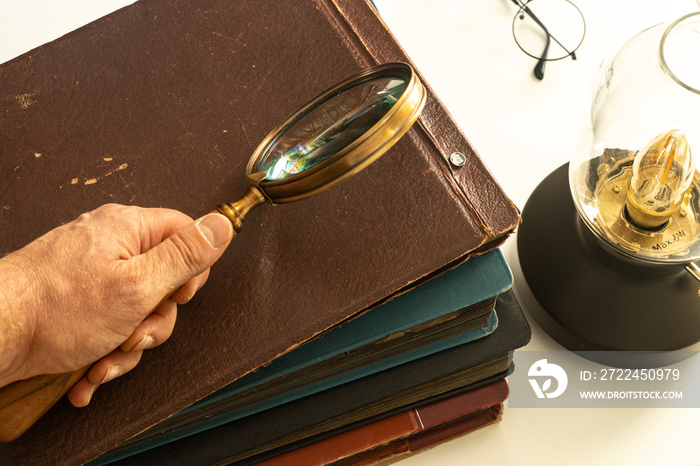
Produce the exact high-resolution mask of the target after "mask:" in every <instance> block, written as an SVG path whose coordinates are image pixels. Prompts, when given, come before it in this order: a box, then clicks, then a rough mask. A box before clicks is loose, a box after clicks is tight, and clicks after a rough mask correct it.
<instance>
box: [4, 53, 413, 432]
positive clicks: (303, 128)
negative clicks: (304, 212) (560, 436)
mask: <svg viewBox="0 0 700 466" xmlns="http://www.w3.org/2000/svg"><path fill="white" fill-rule="evenodd" d="M425 99H426V91H425V88H424V87H423V85H422V84H421V82H420V81H419V79H418V77H417V75H416V73H415V72H414V71H413V69H412V68H411V67H410V66H409V65H406V64H403V63H389V64H385V65H379V66H377V67H374V68H371V69H369V70H366V71H363V72H361V73H359V74H357V75H355V76H353V77H351V78H349V79H346V80H345V81H343V82H341V83H339V84H337V85H336V86H334V87H332V88H330V89H329V90H327V91H326V92H324V93H322V94H321V95H319V96H318V97H316V98H315V99H313V100H312V101H311V102H309V103H308V104H306V105H304V106H303V107H302V108H301V109H299V110H298V111H297V112H295V113H294V114H292V115H291V116H289V117H288V118H287V119H286V120H285V121H284V122H282V123H281V124H280V125H279V126H278V127H277V128H275V129H274V130H272V132H271V133H270V134H269V135H268V136H267V137H266V138H265V139H264V140H263V141H262V143H261V144H260V145H259V146H258V147H257V149H256V150H255V152H254V153H253V155H252V157H251V158H250V161H249V162H248V166H247V168H246V179H247V180H248V182H249V183H250V187H249V188H248V191H247V192H246V193H245V195H244V196H243V197H242V198H240V199H238V200H237V201H235V202H230V203H223V204H220V205H219V206H218V209H217V210H218V211H219V212H221V213H222V214H224V215H225V216H226V217H228V218H229V220H231V223H233V228H234V229H235V230H236V232H238V231H240V230H241V228H242V225H243V219H244V217H245V215H246V214H247V213H248V212H249V211H250V210H251V209H252V208H253V207H255V206H258V205H260V204H263V203H265V202H268V203H271V204H283V203H288V202H294V201H298V200H301V199H305V198H307V197H310V196H313V195H315V194H317V193H320V192H322V191H324V190H326V189H328V188H330V187H332V186H335V185H337V184H338V183H340V182H341V181H343V180H345V179H347V178H349V177H351V176H352V175H354V174H356V173H357V172H359V171H360V170H362V169H363V168H365V167H366V166H368V165H369V164H371V163H372V162H374V161H375V160H376V159H377V158H379V157H380V156H381V155H382V154H384V153H385V152H386V151H387V150H388V149H389V148H390V147H391V146H393V145H394V143H396V141H398V140H399V138H401V136H403V135H404V134H405V133H406V131H408V129H409V128H410V127H411V125H413V123H414V122H415V121H416V119H417V118H418V115H419V114H420V112H421V110H422V109H423V106H424V104H425ZM165 299H167V298H165ZM89 367H90V366H88V367H85V368H83V369H80V370H78V371H75V372H72V373H66V374H53V375H40V376H36V377H32V378H30V379H27V380H21V381H19V382H15V383H13V384H10V385H8V386H7V387H4V388H2V389H0V441H11V440H14V439H15V438H16V437H18V436H19V435H21V434H22V433H23V432H24V431H26V430H27V429H28V428H29V427H30V426H31V425H32V424H34V422H36V420H37V419H39V418H40V417H41V416H42V415H43V414H44V413H45V412H46V411H47V410H48V409H49V408H50V407H51V406H52V405H53V404H55V403H56V401H58V400H59V399H60V398H61V397H62V396H63V395H64V394H65V393H66V392H67V391H68V390H69V389H70V387H72V386H73V385H74V384H75V383H76V382H77V381H78V380H79V379H80V378H81V377H82V376H83V374H84V373H85V372H87V370H88V369H89Z"/></svg>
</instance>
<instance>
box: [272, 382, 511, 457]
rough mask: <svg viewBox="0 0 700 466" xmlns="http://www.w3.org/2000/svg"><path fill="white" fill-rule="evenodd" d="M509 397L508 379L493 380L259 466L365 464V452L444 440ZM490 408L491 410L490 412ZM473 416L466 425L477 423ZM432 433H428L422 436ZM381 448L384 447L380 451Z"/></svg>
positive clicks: (382, 453)
mask: <svg viewBox="0 0 700 466" xmlns="http://www.w3.org/2000/svg"><path fill="white" fill-rule="evenodd" d="M507 397H508V384H507V382H506V381H505V379H501V380H498V381H496V382H492V383H490V384H488V385H485V386H483V387H478V388H475V389H473V390H469V391H467V392H464V393H460V394H458V395H454V396H451V397H449V398H445V399H443V400H439V401H436V402H434V403H429V404H426V405H424V406H419V407H417V408H414V409H411V410H408V411H405V412H403V413H400V414H396V415H394V416H391V417H389V418H386V419H382V420H379V421H376V422H373V423H370V424H367V425H364V426H361V427H358V428H356V429H353V430H351V431H348V432H345V433H342V434H338V435H336V436H334V437H331V438H328V439H325V440H321V441H319V442H316V443H314V444H311V445H308V446H306V447H302V448H299V449H297V450H293V451H290V452H289V453H285V454H283V455H280V456H277V457H275V458H271V459H269V460H267V461H263V462H261V463H259V464H260V466H298V465H307V466H324V465H330V464H335V463H336V462H340V461H343V460H346V461H343V462H342V464H364V461H365V460H366V458H365V455H367V456H370V457H373V458H376V457H384V456H388V455H386V453H387V452H392V453H394V452H395V447H396V446H397V445H399V444H400V445H401V447H400V450H402V451H404V450H405V449H406V447H408V446H411V444H415V445H414V446H421V447H425V446H427V445H426V443H427V438H431V439H433V438H434V439H440V440H438V441H442V440H444V439H443V438H442V437H443V436H442V435H439V434H438V432H439V431H443V430H445V431H447V430H449V431H450V433H452V432H454V427H453V426H450V425H451V424H453V423H454V422H455V421H458V422H459V421H462V422H464V421H465V420H466V418H467V417H471V416H475V417H477V418H479V419H481V418H485V419H486V418H493V419H495V417H494V414H495V408H496V407H497V406H499V405H500V403H502V402H503V401H505V399H506V398H507ZM487 412H488V414H487ZM474 421H475V420H474V419H472V420H470V422H469V423H466V425H469V426H471V425H472V424H474ZM421 432H425V433H431V435H430V436H429V437H425V438H424V437H423V436H419V435H418V434H419V433H421ZM380 450H381V451H380Z"/></svg>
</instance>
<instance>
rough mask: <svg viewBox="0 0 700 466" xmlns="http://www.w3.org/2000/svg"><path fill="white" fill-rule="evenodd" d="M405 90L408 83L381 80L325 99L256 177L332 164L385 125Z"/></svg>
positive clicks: (270, 151)
mask: <svg viewBox="0 0 700 466" xmlns="http://www.w3.org/2000/svg"><path fill="white" fill-rule="evenodd" d="M406 86H407V82H406V81H405V80H404V79H403V78H400V77H379V78H374V79H370V80H368V81H365V82H362V83H360V84H357V85H355V86H352V87H350V88H348V89H345V90H343V91H341V92H339V93H337V94H335V95H333V96H330V97H329V98H327V99H325V100H322V101H321V102H319V103H318V105H316V106H315V107H314V108H312V109H310V111H308V112H306V113H305V114H303V115H300V117H299V119H298V120H296V121H293V122H292V123H291V124H290V125H288V127H287V128H286V129H285V130H284V131H282V132H281V133H280V135H279V136H278V138H277V139H276V140H275V141H273V142H272V144H270V145H269V146H268V147H267V149H266V151H265V153H263V154H262V155H261V156H260V157H259V158H258V160H257V163H256V166H255V167H254V169H253V172H254V173H255V172H262V173H265V174H266V175H267V176H266V178H265V179H266V181H279V180H284V179H286V178H288V177H290V176H293V175H296V174H298V173H301V172H303V171H305V170H309V169H310V168H312V167H315V166H317V165H319V164H320V163H322V162H324V161H326V160H328V159H330V158H331V157H333V156H334V155H335V154H337V153H338V152H340V151H341V150H343V149H345V148H346V147H348V146H349V145H350V144H352V143H353V142H354V141H355V140H357V139H358V138H359V137H360V136H362V135H363V134H365V133H366V132H367V131H368V130H369V129H370V128H372V126H374V125H375V124H376V123H377V122H378V121H379V120H381V119H382V117H384V116H385V115H386V114H387V112H389V110H391V108H392V107H393V106H394V104H396V102H397V100H398V99H399V98H400V97H401V95H402V94H403V92H404V90H405V89H406Z"/></svg>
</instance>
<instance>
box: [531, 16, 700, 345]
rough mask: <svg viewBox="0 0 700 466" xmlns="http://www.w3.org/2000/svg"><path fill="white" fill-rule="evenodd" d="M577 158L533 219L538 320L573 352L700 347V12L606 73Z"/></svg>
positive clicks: (644, 36) (544, 194)
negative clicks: (698, 343)
mask: <svg viewBox="0 0 700 466" xmlns="http://www.w3.org/2000/svg"><path fill="white" fill-rule="evenodd" d="M572 149H573V150H574V152H575V155H574V157H573V158H572V159H571V161H570V162H569V163H568V164H566V165H564V166H561V167H559V168H558V169H557V170H555V171H554V172H552V173H551V174H550V175H549V176H548V177H547V178H545V179H544V180H543V181H542V182H541V183H540V184H539V186H538V187H537V188H536V189H535V191H534V192H533V193H532V195H531V196H530V198H529V199H528V201H527V203H526V205H525V207H524V209H523V213H522V217H523V223H522V225H521V227H520V229H519V232H518V239H517V247H518V256H519V260H520V265H521V267H522V271H523V275H524V277H525V279H526V281H527V284H528V285H529V287H530V289H531V291H532V293H533V295H534V296H535V298H536V299H537V300H538V301H539V303H540V304H541V307H542V309H539V310H535V311H533V316H534V317H535V320H536V321H538V323H539V324H540V325H541V326H542V328H543V329H544V330H545V331H546V332H547V333H549V334H550V336H552V337H553V338H554V339H555V340H557V341H558V342H559V343H561V344H562V345H563V346H564V347H566V348H568V349H571V350H579V351H603V350H607V351H672V350H677V349H681V348H685V347H687V346H689V345H692V344H694V343H696V342H698V341H700V293H699V289H700V282H699V281H698V280H700V268H699V267H698V266H697V265H696V264H695V263H694V262H695V261H696V260H698V259H700V173H699V172H698V171H697V170H696V168H695V166H696V165H697V164H698V163H699V162H698V161H697V160H695V159H698V158H700V12H698V13H692V14H689V15H686V16H683V17H681V18H679V19H677V20H675V21H672V22H670V23H666V24H660V25H658V26H655V27H652V28H649V29H647V30H645V31H643V32H641V33H639V34H637V35H636V36H634V37H633V38H632V39H630V40H629V41H628V42H627V43H626V44H625V45H624V46H623V47H622V48H621V49H620V50H619V51H618V52H617V53H615V54H614V55H613V56H612V57H610V58H609V59H608V60H607V61H606V62H604V63H603V65H602V66H601V68H600V70H599V72H598V74H597V76H596V78H595V79H594V92H593V104H592V110H591V119H590V126H589V127H588V128H586V129H585V131H584V135H583V137H582V141H581V142H580V143H579V144H578V146H577V147H576V148H574V147H573V146H572Z"/></svg>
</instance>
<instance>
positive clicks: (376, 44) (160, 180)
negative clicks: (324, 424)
mask: <svg viewBox="0 0 700 466" xmlns="http://www.w3.org/2000/svg"><path fill="white" fill-rule="evenodd" d="M344 15H345V16H344ZM365 47H366V48H365ZM407 60H408V59H407V58H406V57H405V55H404V54H403V52H402V51H401V49H400V47H399V46H398V45H397V44H396V43H395V42H394V39H393V38H392V36H391V35H390V34H389V33H388V31H387V30H386V29H385V28H384V26H383V24H382V23H381V21H380V20H378V19H377V18H376V16H375V14H374V13H373V12H372V10H371V8H370V7H369V6H368V5H367V4H365V3H364V2H363V1H359V0H342V1H341V0H337V1H335V2H333V1H332V0H317V1H314V2H311V1H310V2H293V1H291V0H290V1H286V2H281V1H268V2H256V3H255V4H254V5H253V4H250V5H249V4H247V2H240V1H231V0H200V1H196V2H194V1H185V0H142V1H141V2H138V3H136V4H134V5H132V6H130V7H127V8H125V9H122V10H119V11H117V12H115V13H113V14H112V15H109V16H107V17H105V18H103V19H101V20H98V21H96V22H95V23H92V24H90V25H88V26H86V27H84V28H82V29H80V30H78V31H76V32H74V33H71V34H69V35H67V36H65V37H63V38H61V39H59V40H57V41H55V42H53V43H51V44H48V45H46V46H43V47H41V48H39V49H36V50H34V51H32V52H29V53H28V54H26V55H24V56H22V57H19V58H18V59H15V60H13V61H11V62H8V63H6V64H4V65H0V99H1V101H2V113H0V254H3V253H7V252H10V251H12V250H15V249H17V248H20V247H22V246H23V245H25V244H27V243H28V242H30V241H31V240H33V239H34V238H36V237H38V236H40V235H41V234H43V233H44V232H46V231H48V230H50V229H51V228H54V227H56V226H58V225H60V224H61V223H63V222H67V221H70V220H72V219H73V218H75V217H77V216H78V215H79V214H80V213H81V212H84V211H87V210H90V209H93V208H95V207H97V206H99V205H101V204H104V203H107V202H119V203H124V204H133V205H140V206H163V207H170V208H175V209H179V210H181V211H183V212H185V213H187V214H189V215H191V216H192V217H195V218H196V217H198V216H201V215H203V214H205V213H207V212H209V211H210V210H212V209H213V208H214V207H215V206H216V204H218V203H219V202H221V201H225V200H234V199H236V198H237V197H239V196H240V195H242V193H243V192H244V191H245V188H246V182H245V180H244V176H243V174H244V170H245V164H246V162H247V159H248V158H249V156H250V154H252V152H253V151H254V149H255V147H256V146H257V144H258V143H259V142H260V141H261V140H262V139H263V138H264V137H265V135H266V134H267V133H268V131H270V130H271V129H272V128H274V127H275V126H276V125H277V124H278V123H279V122H280V121H281V120H282V119H283V118H284V117H286V116H287V115H288V114H289V113H291V112H292V111H294V110H295V109H296V108H297V107H299V106H300V105H302V104H304V103H305V102H306V101H308V100H309V99H310V98H312V97H313V96H315V95H316V94H317V93H319V92H321V91H323V90H324V89H326V88H327V87H328V86H330V85H332V84H334V83H335V82H336V81H339V80H341V79H344V78H346V77H348V76H350V75H351V74H354V73H356V72H357V71H359V70H361V69H364V68H367V67H369V66H372V65H374V64H376V63H379V62H387V61H407ZM455 150H458V151H460V152H463V153H464V154H465V155H467V164H466V165H465V166H464V167H463V168H461V169H458V170H453V168H452V167H451V166H450V165H449V164H448V163H447V162H446V160H447V157H449V155H450V153H452V152H453V151H455ZM518 221H519V217H518V212H517V210H516V209H515V207H514V206H513V205H512V203H511V202H510V200H509V199H508V198H507V196H506V195H505V194H504V193H503V191H502V190H501V188H500V187H499V186H498V185H497V183H496V181H495V180H494V179H493V178H492V176H491V175H490V174H489V172H488V170H487V169H486V168H485V167H484V165H483V163H482V161H481V159H480V158H479V157H478V155H476V153H475V151H474V150H473V148H472V147H471V146H470V144H469V142H468V141H467V140H466V138H465V137H464V135H463V134H462V133H461V132H460V131H459V129H458V128H457V127H456V126H455V124H454V122H453V121H452V120H451V118H450V117H449V115H448V114H447V112H446V110H445V109H444V107H442V105H441V104H440V102H439V101H437V100H436V98H435V97H434V95H433V94H432V93H431V94H430V96H429V100H428V103H427V105H426V109H425V111H424V113H423V115H422V117H421V119H420V121H419V124H417V125H416V126H415V127H414V129H412V130H411V131H410V132H409V133H408V134H407V135H406V136H405V137H404V138H402V140H400V141H399V143H398V144H397V145H396V146H395V147H394V148H393V149H391V150H390V151H389V152H388V153H387V154H386V155H384V156H383V157H382V158H381V159H380V160H379V161H377V162H376V163H374V164H373V165H372V166H370V167H369V168H368V169H366V170H365V171H363V172H361V173H360V174H358V175H357V176H356V177H354V178H352V179H351V180H349V181H347V182H345V183H343V184H341V185H340V186H338V187H336V188H334V189H333V190H330V191H327V192H325V193H323V194H321V195H319V196H317V197H315V198H311V199H308V200H305V201H302V202H299V203H295V204H288V205H280V206H270V205H265V206H261V207H259V208H257V209H256V210H254V211H253V212H251V213H250V214H249V216H248V218H247V219H246V221H245V224H244V227H243V230H242V231H241V233H240V234H239V235H238V237H237V238H236V239H235V240H234V241H233V242H232V244H231V246H230V247H229V250H228V251H227V252H226V254H225V255H224V257H223V258H222V259H221V260H220V261H219V262H218V263H217V264H216V266H215V267H214V268H212V273H211V276H210V278H209V281H208V283H207V285H206V286H205V288H204V289H202V290H201V291H200V292H199V293H198V295H197V297H196V298H195V299H194V300H193V301H192V302H191V303H189V304H188V305H186V306H182V308H181V311H180V312H179V314H178V322H177V325H176V328H175V332H174V334H173V336H172V338H171V340H170V341H169V342H168V343H167V344H165V345H163V346H161V347H159V348H157V349H154V350H151V351H149V352H147V353H146V354H144V358H143V360H142V362H141V364H140V365H139V367H138V369H137V370H135V371H133V372H132V373H131V374H128V375H127V376H124V377H122V378H120V379H119V380H118V381H116V382H113V383H110V384H107V385H106V386H105V387H103V388H101V389H100V390H99V391H98V393H97V394H96V397H95V399H94V400H93V402H92V403H91V404H90V406H89V407H88V408H86V409H82V410H78V409H73V408H71V407H70V406H69V405H68V403H67V402H66V401H65V400H63V401H61V402H59V404H58V405H56V406H55V407H54V408H53V409H52V410H51V411H50V412H49V413H48V414H47V415H46V416H45V417H44V418H42V419H41V420H40V421H39V423H37V425H35V426H34V427H33V428H32V429H30V430H29V431H28V432H27V433H26V434H25V435H24V436H22V437H20V439H18V440H17V441H15V442H12V443H10V444H6V445H2V446H0V462H2V463H3V464H11V463H14V462H17V463H21V462H25V463H28V464H46V463H56V462H58V463H72V462H83V461H87V460H89V459H90V458H93V457H94V456H96V455H98V454H100V453H101V452H103V451H105V450H107V449H109V448H112V447H114V446H115V445H117V444H119V443H120V442H122V441H124V440H125V439H127V438H129V437H131V436H133V435H135V434H136V433H138V432H140V431H142V430H144V429H145V428H147V427H149V426H150V425H152V424H154V423H156V422H158V421H159V420H161V419H163V418H165V417H167V416H168V415H170V414H172V413H174V412H176V411H178V410H180V409H182V408H184V407H185V406H187V405H189V404H191V403H192V402H194V401H196V400H197V399H200V398H202V397H204V396H206V395H207V394H209V393H210V392H212V391H214V390H216V389H218V388H220V387H221V386H223V385H225V384H226V383H228V382H230V381H232V380H234V379H236V378H238V377H240V376H242V375H243V374H245V373H247V372H249V371H251V370H254V369H255V368H256V367H259V366H260V365H262V364H264V363H266V362H267V361H269V360H271V359H272V358H274V357H275V356H277V355H279V354H282V353H284V352H286V351H288V350H289V349H292V348H293V347H295V346H297V345H298V344H300V343H302V342H304V341H306V340H308V339H310V338H312V337H313V336H315V335H318V334H320V333H322V332H324V331H325V330H326V329H328V328H329V327H331V326H333V325H337V324H338V323H340V322H342V321H344V320H347V319H348V318H350V317H352V316H353V315H356V314H357V313H358V312H362V311H363V310H366V309H368V308H371V307H372V306H374V305H376V304H377V303H379V302H381V301H383V300H385V299H387V297H390V296H392V295H393V294H395V293H397V292H401V291H405V289H407V288H408V287H410V286H411V284H415V283H416V282H419V281H420V280H421V279H422V278H424V277H426V276H429V275H430V274H432V273H433V272H435V271H438V270H444V269H445V268H449V267H451V266H454V265H456V264H457V263H458V262H460V261H462V260H464V259H466V258H467V256H468V254H469V253H470V252H472V251H474V250H476V249H478V250H479V251H481V250H484V249H487V248H490V247H492V246H496V245H498V244H499V241H501V240H502V238H500V239H499V240H497V241H492V240H493V239H494V237H497V236H499V235H503V234H504V233H507V232H510V231H511V230H512V229H513V228H514V227H515V225H516V224H517V222H518ZM490 241H491V242H490ZM489 242H490V243H489ZM485 243H488V245H487V246H483V245H484V244H485ZM37 445H41V448H37Z"/></svg>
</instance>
